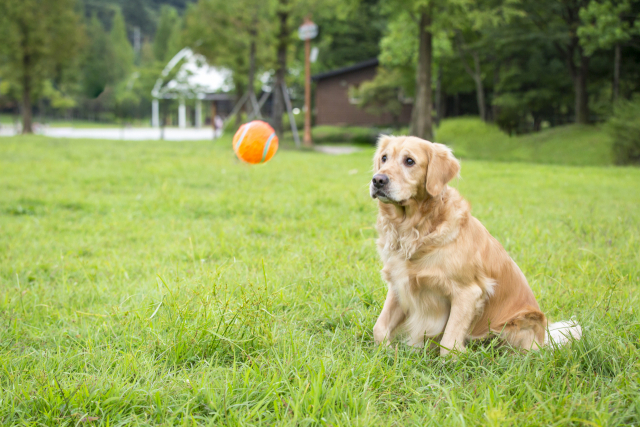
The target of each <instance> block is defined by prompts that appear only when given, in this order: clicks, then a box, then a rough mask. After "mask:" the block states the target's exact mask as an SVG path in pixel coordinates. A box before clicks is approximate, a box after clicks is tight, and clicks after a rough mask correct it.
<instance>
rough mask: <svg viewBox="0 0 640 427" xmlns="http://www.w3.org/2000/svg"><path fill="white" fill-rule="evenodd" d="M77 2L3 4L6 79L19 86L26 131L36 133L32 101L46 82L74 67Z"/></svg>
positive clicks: (17, 0)
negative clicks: (62, 71) (34, 130)
mask: <svg viewBox="0 0 640 427" xmlns="http://www.w3.org/2000/svg"><path fill="white" fill-rule="evenodd" d="M79 21H80V20H79V16H78V14H77V13H76V2H75V0H3V1H1V2H0V40H2V42H1V43H0V56H1V57H2V58H3V62H5V66H4V67H3V68H2V74H3V75H2V77H3V78H5V79H7V80H9V81H11V82H12V84H14V85H16V86H17V87H19V90H20V92H21V98H22V102H21V104H22V132H23V133H32V132H33V127H32V102H33V101H34V96H35V95H36V94H38V93H41V92H42V90H43V85H44V83H45V82H46V81H47V80H48V79H50V78H52V77H54V76H55V74H56V72H57V73H58V74H60V71H61V70H62V69H64V68H65V67H66V66H69V64H71V62H72V60H73V58H75V56H76V55H77V52H78V48H79V47H80V44H81V34H82V26H81V25H80V22H79Z"/></svg>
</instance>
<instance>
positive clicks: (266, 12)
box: [186, 0, 272, 126]
mask: <svg viewBox="0 0 640 427" xmlns="http://www.w3.org/2000/svg"><path fill="white" fill-rule="evenodd" d="M271 17H272V13H271V9H270V4H269V3H268V2H264V1H261V0H237V1H234V2H228V1H226V0H200V1H199V2H198V3H197V5H195V6H194V7H192V8H190V9H189V11H188V13H187V15H186V21H187V24H186V39H187V43H188V44H189V45H190V46H192V47H193V48H194V49H195V51H197V52H198V53H201V54H203V55H204V56H205V57H206V58H207V60H208V61H209V63H210V64H212V65H217V66H222V67H225V68H228V69H230V70H231V71H232V73H233V74H232V75H233V83H234V86H235V89H236V98H237V100H239V99H240V98H241V97H242V96H243V95H245V93H247V94H249V96H250V98H251V99H254V98H255V96H254V95H255V89H254V84H255V76H256V73H257V70H258V68H260V67H261V66H264V65H265V64H266V63H267V62H268V61H269V57H270V56H271V51H270V49H269V47H270V46H269V41H270V28H271V25H270V21H271ZM240 119H241V117H240V115H238V116H236V121H237V123H236V124H237V125H238V126H239V120H240Z"/></svg>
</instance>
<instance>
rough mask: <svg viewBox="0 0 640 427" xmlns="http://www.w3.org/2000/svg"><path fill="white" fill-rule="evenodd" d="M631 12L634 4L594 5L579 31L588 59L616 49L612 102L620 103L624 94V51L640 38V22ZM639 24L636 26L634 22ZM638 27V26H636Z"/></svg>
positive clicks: (587, 10)
mask: <svg viewBox="0 0 640 427" xmlns="http://www.w3.org/2000/svg"><path fill="white" fill-rule="evenodd" d="M638 18H639V17H638V16H637V15H634V14H633V13H632V10H631V1H630V0H621V1H616V2H612V1H610V0H605V1H603V2H602V3H600V2H597V1H592V2H590V3H589V4H588V5H587V6H586V7H583V8H582V9H580V19H581V20H582V25H581V26H580V28H578V37H580V44H581V45H582V47H583V48H584V50H585V52H586V54H587V55H592V54H593V53H594V52H595V51H596V50H598V49H611V48H614V60H613V90H612V99H613V101H614V102H615V101H617V99H618V95H619V93H620V63H621V61H622V58H621V56H622V55H621V54H620V50H621V49H620V48H621V46H622V45H623V44H625V43H627V42H629V41H630V40H631V37H632V36H633V35H635V34H640V19H638ZM636 20H637V21H636ZM634 21H635V22H634ZM634 24H635V25H634Z"/></svg>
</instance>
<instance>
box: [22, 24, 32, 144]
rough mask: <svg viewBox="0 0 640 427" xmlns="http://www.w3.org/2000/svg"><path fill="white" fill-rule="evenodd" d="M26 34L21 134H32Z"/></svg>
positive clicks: (29, 60)
mask: <svg viewBox="0 0 640 427" xmlns="http://www.w3.org/2000/svg"><path fill="white" fill-rule="evenodd" d="M28 36H29V35H28V33H27V32H26V30H25V32H24V34H23V37H24V39H23V49H22V52H23V53H22V133H23V134H28V133H33V126H32V121H33V118H32V114H33V111H32V108H31V89H32V88H31V83H32V82H31V55H29V53H27V46H28V45H29V43H28V41H27V39H28Z"/></svg>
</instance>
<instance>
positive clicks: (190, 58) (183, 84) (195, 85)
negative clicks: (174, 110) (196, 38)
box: [151, 47, 233, 129]
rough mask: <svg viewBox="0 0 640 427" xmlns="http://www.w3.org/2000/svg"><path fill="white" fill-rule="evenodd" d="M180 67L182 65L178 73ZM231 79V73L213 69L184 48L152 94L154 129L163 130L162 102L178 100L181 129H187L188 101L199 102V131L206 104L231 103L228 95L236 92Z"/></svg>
mask: <svg viewBox="0 0 640 427" xmlns="http://www.w3.org/2000/svg"><path fill="white" fill-rule="evenodd" d="M178 64H181V65H180V67H179V68H178V69H177V70H175V68H176V67H177V66H178ZM230 80H231V71H229V70H227V69H225V68H218V67H211V66H210V65H209V64H207V61H206V59H205V58H204V57H203V56H202V55H198V54H195V53H194V52H193V51H192V50H191V49H189V48H188V47H186V48H184V49H182V50H181V51H180V52H178V53H177V54H176V55H175V56H174V57H173V58H172V59H171V61H169V62H168V63H167V65H166V66H165V67H164V70H162V74H161V75H160V77H159V78H158V80H157V81H156V84H155V86H154V87H153V90H152V91H151V96H152V97H153V101H152V102H151V126H153V127H155V128H157V127H160V100H161V99H178V100H179V103H180V104H179V106H178V127H179V128H181V129H184V128H186V127H187V108H186V105H185V100H195V119H194V122H193V123H194V127H195V128H201V127H202V101H211V102H212V103H213V105H215V102H216V101H223V100H227V101H228V100H230V99H231V96H230V95H228V92H229V91H230V90H232V89H233V85H232V84H231V82H230ZM214 108H215V107H214ZM213 114H215V112H213ZM212 118H213V117H212Z"/></svg>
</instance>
